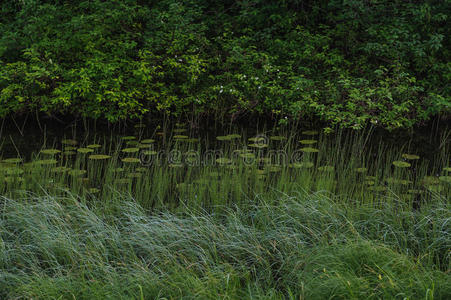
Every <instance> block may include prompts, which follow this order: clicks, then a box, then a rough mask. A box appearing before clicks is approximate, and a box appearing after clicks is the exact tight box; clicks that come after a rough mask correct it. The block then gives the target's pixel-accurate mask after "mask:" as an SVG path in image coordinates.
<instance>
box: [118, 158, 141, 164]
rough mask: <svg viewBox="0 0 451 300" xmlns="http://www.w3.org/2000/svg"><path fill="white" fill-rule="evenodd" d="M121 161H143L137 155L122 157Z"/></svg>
mask: <svg viewBox="0 0 451 300" xmlns="http://www.w3.org/2000/svg"><path fill="white" fill-rule="evenodd" d="M121 161H122V162H124V163H140V162H141V160H140V159H139V158H136V157H124V158H122V159H121Z"/></svg>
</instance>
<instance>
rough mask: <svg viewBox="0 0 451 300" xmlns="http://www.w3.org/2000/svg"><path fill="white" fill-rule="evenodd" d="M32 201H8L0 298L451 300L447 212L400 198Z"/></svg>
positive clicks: (442, 204) (4, 202) (2, 220)
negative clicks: (192, 204) (151, 204)
mask: <svg viewBox="0 0 451 300" xmlns="http://www.w3.org/2000/svg"><path fill="white" fill-rule="evenodd" d="M82 200H83V199H80V198H79V197H78V196H75V195H72V194H67V195H66V196H64V197H52V196H39V197H34V196H33V195H32V194H29V195H28V196H27V197H25V198H22V199H15V200H13V199H8V198H2V199H1V217H0V249H1V251H0V266H1V271H0V272H1V273H0V291H1V297H2V298H14V299H17V298H33V299H131V298H132V299H133V298H134V299H155V298H161V299H171V298H181V297H183V298H188V299H189V298H192V299H194V298H195V299H199V298H201V299H206V298H210V299H218V298H222V299H238V298H240V299H246V298H253V299H254V298H255V299H259V298H261V299H267V298H271V299H272V298H273V299H281V298H291V299H300V298H301V299H305V298H307V299H316V298H343V299H344V298H346V299H349V298H354V299H355V298H361V299H368V298H374V299H376V298H385V299H388V298H400V299H449V298H450V297H451V286H450V285H449V280H450V274H449V271H450V252H449V251H450V246H451V234H450V224H451V213H450V206H449V204H448V203H447V201H446V199H444V198H440V197H434V198H433V199H431V201H429V202H428V204H427V205H423V206H422V207H421V209H419V210H412V209H411V208H410V207H409V206H408V205H406V204H405V203H404V202H398V201H397V198H393V199H391V200H392V201H390V202H387V204H385V205H377V206H376V205H370V204H367V205H360V206H359V207H358V208H357V207H351V206H349V205H345V203H342V202H340V201H337V199H334V198H329V197H328V196H327V195H326V194H324V193H315V194H307V193H300V194H298V195H297V196H295V197H287V196H283V195H280V196H279V198H278V199H277V201H276V202H277V204H268V203H267V202H265V201H262V200H259V199H256V200H255V203H254V204H253V205H250V206H243V207H241V208H236V207H235V208H233V209H229V210H227V211H225V212H222V213H217V214H211V213H205V212H202V211H191V210H189V209H188V208H187V209H186V210H185V213H183V214H173V213H160V214H156V215H155V214H154V215H149V214H148V213H146V212H145V211H144V210H143V208H142V207H141V206H139V205H138V204H137V203H136V202H135V201H134V200H133V199H131V198H127V197H123V198H122V199H120V200H118V201H110V202H108V204H107V205H104V204H101V203H97V204H95V203H94V204H93V205H90V206H89V207H88V206H87V205H84V204H82V202H83V201H82Z"/></svg>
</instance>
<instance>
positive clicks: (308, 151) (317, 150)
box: [299, 147, 319, 153]
mask: <svg viewBox="0 0 451 300" xmlns="http://www.w3.org/2000/svg"><path fill="white" fill-rule="evenodd" d="M299 150H301V151H302V152H306V153H316V152H319V149H316V148H313V147H304V148H301V149H299Z"/></svg>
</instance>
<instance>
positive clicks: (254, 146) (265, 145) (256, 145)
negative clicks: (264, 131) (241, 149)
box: [247, 143, 268, 148]
mask: <svg viewBox="0 0 451 300" xmlns="http://www.w3.org/2000/svg"><path fill="white" fill-rule="evenodd" d="M247 146H248V147H251V148H267V147H268V144H263V143H254V144H249V145H247Z"/></svg>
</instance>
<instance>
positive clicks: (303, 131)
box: [0, 121, 451, 209]
mask: <svg viewBox="0 0 451 300" xmlns="http://www.w3.org/2000/svg"><path fill="white" fill-rule="evenodd" d="M16 125H17V126H16ZM449 147H450V131H449V130H448V129H446V128H445V129H443V127H442V129H441V130H431V129H430V128H424V129H423V130H422V131H416V132H415V134H414V133H412V132H410V133H408V132H395V133H388V132H386V131H381V130H376V129H367V130H362V131H353V130H340V129H336V130H332V129H330V128H326V129H324V128H322V127H321V126H311V125H310V126H308V124H307V125H295V126H290V127H288V126H287V127H280V126H279V127H278V126H268V125H267V124H258V123H254V124H253V125H249V124H248V126H243V125H241V126H228V127H227V128H224V127H222V126H219V125H217V124H216V125H214V124H213V125H212V126H211V127H208V129H207V127H206V128H199V127H193V126H190V124H188V123H183V122H176V121H174V122H162V121H156V122H154V123H151V124H143V123H136V124H132V125H128V126H125V125H123V124H122V125H121V126H119V125H116V126H110V127H108V126H97V127H93V126H91V127H90V128H89V127H87V126H81V125H80V124H78V125H74V124H72V125H68V126H66V125H64V124H55V123H47V124H42V123H40V124H35V123H33V122H28V123H27V124H25V125H24V126H23V127H22V126H20V125H18V124H17V123H15V124H13V123H11V122H10V123H9V124H7V126H5V127H4V128H3V129H2V134H1V163H0V189H1V191H2V194H3V195H17V194H20V193H24V192H25V191H26V192H34V193H38V194H39V193H46V192H51V193H52V194H55V193H56V194H65V193H73V194H75V195H84V196H86V197H85V198H86V199H90V198H92V199H96V198H98V199H113V198H114V197H115V195H117V193H120V192H125V193H128V194H130V195H132V196H133V197H134V198H135V199H136V200H137V201H138V202H139V203H140V204H141V205H143V207H146V208H149V209H154V208H171V209H177V208H179V207H182V206H186V205H188V206H193V207H202V208H206V209H208V208H209V207H213V206H214V207H217V206H224V205H225V206H229V205H235V204H249V203H252V200H251V199H255V197H256V196H258V197H263V198H267V199H268V201H274V200H273V199H275V198H276V197H273V195H274V194H288V195H290V194H295V193H297V192H299V191H308V192H322V193H330V194H331V195H334V197H343V198H346V199H352V200H347V201H352V203H353V204H355V203H359V202H365V203H367V202H371V203H383V202H384V201H385V200H384V199H386V198H388V197H387V196H388V195H391V196H392V195H396V199H397V200H399V201H402V202H403V203H408V204H409V205H411V206H412V207H413V208H415V207H418V206H419V205H420V204H421V203H422V202H423V201H427V200H428V199H429V198H430V197H432V196H436V197H445V198H449V195H450V193H451V164H450V151H449V149H450V148H449ZM269 199H272V200H269ZM390 199H393V197H390ZM391 201H393V200H391Z"/></svg>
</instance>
